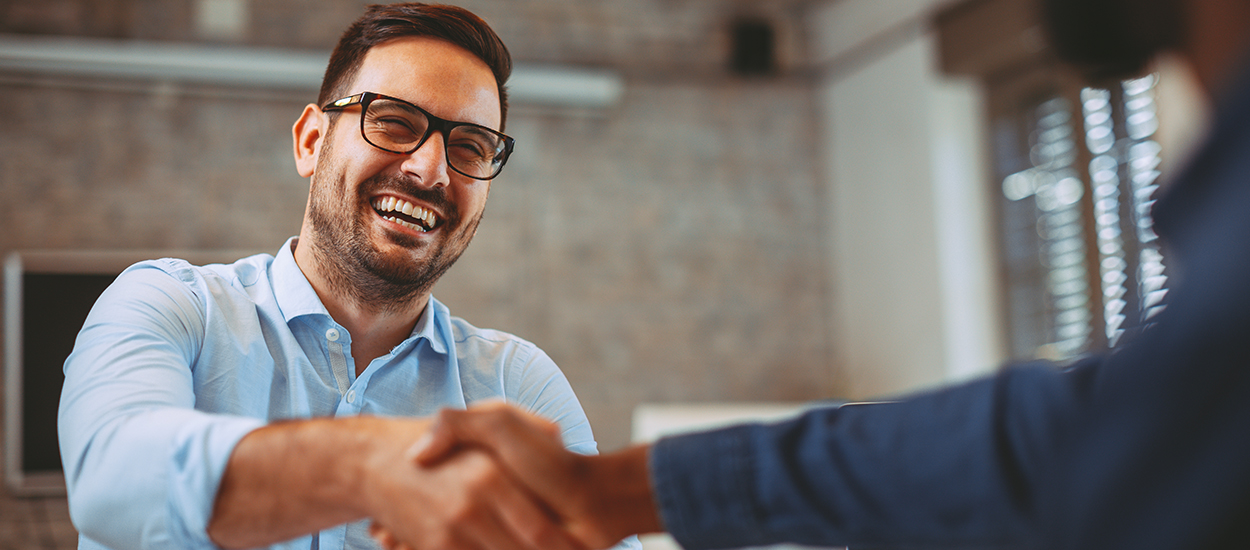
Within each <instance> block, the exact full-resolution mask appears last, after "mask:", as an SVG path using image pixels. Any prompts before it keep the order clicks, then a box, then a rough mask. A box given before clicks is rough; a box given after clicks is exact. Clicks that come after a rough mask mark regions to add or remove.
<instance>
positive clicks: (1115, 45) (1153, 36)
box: [1042, 0, 1185, 85]
mask: <svg viewBox="0 0 1250 550" xmlns="http://www.w3.org/2000/svg"><path fill="white" fill-rule="evenodd" d="M1042 14H1043V20H1044V21H1045V24H1046V29H1047V31H1048V33H1049V36H1050V41H1051V45H1052V46H1053V47H1054V49H1055V53H1056V54H1058V56H1059V58H1060V59H1061V60H1063V61H1065V62H1067V63H1069V64H1071V65H1072V66H1074V67H1075V68H1076V69H1077V70H1079V71H1081V72H1082V73H1083V74H1084V76H1085V77H1086V78H1087V79H1089V80H1090V81H1091V82H1092V83H1095V84H1100V85H1105V84H1107V83H1109V82H1115V81H1118V80H1122V79H1126V78H1132V77H1136V76H1141V75H1142V74H1143V73H1145V72H1146V70H1147V69H1148V67H1149V66H1150V63H1151V61H1152V60H1153V59H1154V57H1155V56H1156V55H1157V54H1159V53H1161V52H1163V51H1164V50H1168V49H1173V48H1176V47H1178V46H1180V44H1181V40H1182V39H1183V34H1184V28H1185V26H1184V21H1183V20H1182V19H1183V18H1182V15H1183V14H1182V10H1181V9H1180V6H1179V0H1044V1H1043V2H1042Z"/></svg>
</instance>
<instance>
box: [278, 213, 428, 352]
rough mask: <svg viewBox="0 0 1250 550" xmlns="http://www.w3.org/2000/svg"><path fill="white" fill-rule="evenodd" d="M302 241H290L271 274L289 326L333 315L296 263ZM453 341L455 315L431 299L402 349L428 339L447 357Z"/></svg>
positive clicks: (296, 239) (281, 252)
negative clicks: (300, 319)
mask: <svg viewBox="0 0 1250 550" xmlns="http://www.w3.org/2000/svg"><path fill="white" fill-rule="evenodd" d="M298 240H299V237H291V238H290V239H287V241H286V244H284V245H282V248H281V249H280V250H278V254H277V256H275V257H274V259H273V267H272V272H271V273H270V278H271V280H272V281H273V294H274V299H276V300H277V302H278V307H279V308H280V309H281V310H282V316H283V318H284V319H285V320H286V322H287V324H290V323H291V321H294V320H295V319H296V318H298V317H303V316H305V315H323V316H325V317H328V318H329V317H330V312H329V311H328V310H326V306H325V304H323V303H321V298H320V297H318V296H317V291H315V290H313V287H312V284H311V283H309V282H308V277H305V276H304V272H303V271H302V270H300V267H299V265H298V264H296V263H295V254H294V249H295V245H296V243H297V242H298ZM451 338H452V337H451V313H450V311H449V310H448V309H447V306H445V305H443V303H442V302H439V301H438V300H437V299H435V298H434V296H430V301H429V303H428V304H426V306H425V310H424V311H422V312H421V317H419V318H418V319H417V324H416V326H414V327H413V328H412V334H411V335H409V336H408V339H407V340H404V342H403V343H401V344H400V346H405V345H409V343H410V342H415V341H419V340H421V339H425V340H426V341H428V342H429V343H430V348H431V349H432V350H433V351H435V352H436V353H440V354H444V355H446V354H447V350H448V349H449V348H450V344H451Z"/></svg>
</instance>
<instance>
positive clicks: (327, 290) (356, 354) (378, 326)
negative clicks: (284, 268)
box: [293, 239, 430, 375]
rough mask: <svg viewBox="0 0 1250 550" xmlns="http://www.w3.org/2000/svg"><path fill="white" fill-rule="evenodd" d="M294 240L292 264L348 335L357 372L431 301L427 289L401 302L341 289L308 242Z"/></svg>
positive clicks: (399, 338) (403, 334)
mask: <svg viewBox="0 0 1250 550" xmlns="http://www.w3.org/2000/svg"><path fill="white" fill-rule="evenodd" d="M298 243H299V240H298V239H297V240H296V242H295V243H294V246H295V250H294V251H293V252H294V255H295V264H296V265H297V266H299V268H300V271H302V272H303V274H304V277H305V278H307V279H308V283H309V284H310V285H312V287H313V291H314V292H316V293H317V297H318V298H319V299H320V300H321V303H322V305H324V306H325V308H326V311H327V312H329V314H330V317H332V318H333V319H334V321H335V322H337V323H338V324H340V325H342V326H343V328H345V329H347V332H348V334H350V335H351V355H352V359H353V360H354V361H355V363H356V374H357V375H360V373H361V372H363V371H364V369H365V367H367V366H368V365H369V363H370V362H372V361H373V360H374V359H376V358H378V357H381V356H383V355H386V354H387V353H390V350H391V349H392V348H394V347H395V346H397V345H399V344H400V342H403V341H404V340H406V339H407V338H408V336H409V335H411V334H412V329H413V327H415V326H416V324H417V320H418V319H419V318H420V317H421V313H422V312H423V311H424V310H425V308H426V306H427V305H428V304H429V301H430V293H429V292H424V293H421V294H420V295H418V296H416V297H414V298H413V299H411V300H405V301H404V303H398V304H397V303H394V302H393V301H391V300H386V301H385V305H384V306H383V305H380V303H381V302H383V300H368V299H364V298H362V297H361V296H358V295H357V293H355V292H341V291H339V290H338V287H340V286H342V285H343V284H347V283H346V282H342V281H340V282H335V281H333V280H332V278H333V275H331V274H330V273H328V271H327V270H328V269H331V268H329V267H327V266H325V265H324V262H323V261H322V260H321V259H320V258H318V256H317V254H316V253H315V251H314V250H313V249H312V248H313V247H312V246H311V245H309V244H306V245H305V246H299V245H298Z"/></svg>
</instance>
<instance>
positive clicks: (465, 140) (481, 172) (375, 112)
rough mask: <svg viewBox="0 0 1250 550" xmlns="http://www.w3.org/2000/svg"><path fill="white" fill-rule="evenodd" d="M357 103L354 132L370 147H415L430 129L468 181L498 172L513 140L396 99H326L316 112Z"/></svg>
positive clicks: (367, 95) (404, 151) (405, 150)
mask: <svg viewBox="0 0 1250 550" xmlns="http://www.w3.org/2000/svg"><path fill="white" fill-rule="evenodd" d="M356 104H360V135H361V136H362V137H364V138H365V141H367V142H369V144H370V145H372V146H374V147H377V148H378V149H381V150H383V151H387V152H390V153H396V154H400V155H408V154H412V152H413V151H416V150H417V149H420V148H421V146H422V145H424V144H425V142H426V140H428V139H430V136H431V135H433V134H434V132H438V133H440V134H443V149H444V153H445V154H446V155H447V165H448V166H450V167H451V168H452V170H455V171H456V172H459V173H461V174H464V175H466V176H469V177H470V178H473V179H479V180H488V179H491V178H494V177H495V176H498V175H499V172H500V171H501V170H503V165H504V163H506V162H508V156H509V155H511V154H512V147H513V145H515V144H516V140H514V139H512V138H511V137H508V136H507V135H504V134H502V133H499V132H496V131H495V130H491V129H490V128H487V127H485V126H482V125H480V124H473V123H472V122H456V121H454V120H445V119H441V118H438V117H436V116H434V115H432V114H430V113H429V112H428V111H426V110H425V109H422V108H420V107H417V106H416V105H413V104H412V103H410V102H407V101H404V100H402V99H399V98H397V97H391V96H386V95H382V94H379V93H374V92H362V93H359V94H356V95H352V96H347V97H345V98H342V99H338V100H335V101H331V102H330V103H327V104H326V105H325V106H324V107H322V108H321V110H322V111H342V110H344V109H346V108H348V107H351V106H352V105H356Z"/></svg>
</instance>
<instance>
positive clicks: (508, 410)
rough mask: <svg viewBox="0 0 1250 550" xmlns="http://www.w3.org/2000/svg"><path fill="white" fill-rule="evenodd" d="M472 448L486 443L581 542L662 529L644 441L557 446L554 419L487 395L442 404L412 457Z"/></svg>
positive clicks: (451, 456) (604, 542) (423, 459)
mask: <svg viewBox="0 0 1250 550" xmlns="http://www.w3.org/2000/svg"><path fill="white" fill-rule="evenodd" d="M473 450H483V451H486V452H487V453H489V454H490V455H491V456H492V457H494V459H495V460H498V461H499V462H500V463H501V464H503V466H504V468H505V469H506V470H507V471H508V472H510V474H511V476H512V477H514V478H515V479H516V480H518V481H519V482H520V483H521V484H523V485H525V486H526V487H527V488H528V489H529V491H530V493H532V494H533V495H534V496H536V497H537V498H539V499H541V500H543V501H544V502H546V504H547V506H548V507H549V508H550V509H551V510H552V511H554V513H555V514H556V516H558V518H559V520H560V521H561V522H562V523H563V527H564V528H565V529H567V530H568V532H569V534H571V535H572V536H573V537H574V538H575V539H577V540H578V541H579V542H580V543H581V544H584V545H585V546H587V547H589V548H607V547H609V546H612V545H613V544H616V543H617V542H619V541H620V540H621V539H623V538H625V537H627V536H629V535H633V534H637V533H649V532H658V531H661V530H662V527H661V525H660V520H659V517H658V513H657V510H656V507H655V503H654V500H653V497H652V494H651V485H650V478H649V473H648V471H647V453H648V452H649V447H645V446H639V447H633V448H629V449H626V450H624V451H620V452H618V453H614V454H610V455H605V456H584V455H579V454H576V453H572V452H569V451H568V450H566V449H565V448H564V446H563V444H562V443H561V441H560V437H559V430H558V428H557V427H556V426H555V425H554V424H552V423H550V422H548V421H546V420H543V419H541V418H538V417H536V416H534V415H531V414H528V413H526V412H524V411H521V410H519V409H516V408H513V407H511V406H508V405H505V404H502V403H492V404H489V405H483V406H479V407H475V408H473V409H470V410H468V411H458V410H451V409H446V410H444V411H442V412H441V413H440V414H439V416H438V418H437V420H436V421H435V423H434V426H432V428H431V430H430V432H429V433H428V434H427V435H426V436H425V437H423V438H422V439H421V440H420V441H419V442H418V444H417V445H416V446H414V449H413V459H414V460H415V461H416V463H417V464H418V465H420V466H421V467H426V468H430V467H439V466H441V465H443V464H444V463H446V461H448V460H455V459H456V458H458V457H459V456H460V453H462V452H465V451H468V452H472V451H473ZM501 505H502V503H501ZM381 534H382V535H385V532H384V531H383V532H382V533H381ZM380 540H381V539H380Z"/></svg>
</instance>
